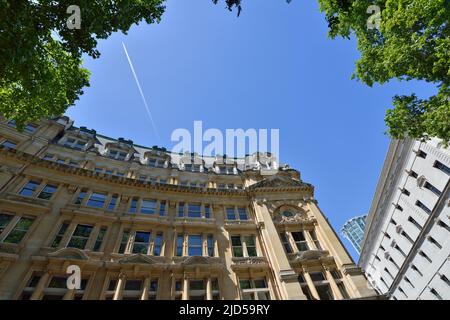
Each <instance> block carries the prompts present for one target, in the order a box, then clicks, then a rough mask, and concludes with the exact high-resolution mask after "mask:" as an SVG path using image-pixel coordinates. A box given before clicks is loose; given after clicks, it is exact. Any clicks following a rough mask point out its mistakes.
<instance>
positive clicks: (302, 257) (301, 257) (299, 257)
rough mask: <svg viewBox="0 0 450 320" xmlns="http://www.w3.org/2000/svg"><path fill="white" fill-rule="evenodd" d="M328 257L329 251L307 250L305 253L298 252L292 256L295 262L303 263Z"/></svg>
mask: <svg viewBox="0 0 450 320" xmlns="http://www.w3.org/2000/svg"><path fill="white" fill-rule="evenodd" d="M326 256H328V251H326V250H307V251H303V252H297V253H293V254H292V255H290V257H291V259H292V260H293V261H294V262H302V261H307V260H318V259H321V258H324V257H326Z"/></svg>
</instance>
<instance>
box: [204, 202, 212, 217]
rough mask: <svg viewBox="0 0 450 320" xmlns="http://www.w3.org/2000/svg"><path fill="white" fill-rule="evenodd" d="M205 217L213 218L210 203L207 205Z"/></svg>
mask: <svg viewBox="0 0 450 320" xmlns="http://www.w3.org/2000/svg"><path fill="white" fill-rule="evenodd" d="M205 218H206V219H209V218H211V207H210V206H209V204H206V205H205Z"/></svg>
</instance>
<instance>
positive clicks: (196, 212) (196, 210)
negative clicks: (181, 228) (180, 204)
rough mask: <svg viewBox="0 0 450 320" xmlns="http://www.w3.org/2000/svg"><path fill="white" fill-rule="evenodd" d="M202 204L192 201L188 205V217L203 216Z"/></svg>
mask: <svg viewBox="0 0 450 320" xmlns="http://www.w3.org/2000/svg"><path fill="white" fill-rule="evenodd" d="M201 216H202V213H201V205H200V204H199V203H190V204H189V205H188V217H190V218H201Z"/></svg>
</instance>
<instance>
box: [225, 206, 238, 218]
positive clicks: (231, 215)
mask: <svg viewBox="0 0 450 320" xmlns="http://www.w3.org/2000/svg"><path fill="white" fill-rule="evenodd" d="M226 212H227V219H228V220H236V214H235V212H234V207H227V208H226Z"/></svg>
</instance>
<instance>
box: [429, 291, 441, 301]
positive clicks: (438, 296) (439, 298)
mask: <svg viewBox="0 0 450 320" xmlns="http://www.w3.org/2000/svg"><path fill="white" fill-rule="evenodd" d="M430 293H431V294H432V295H433V296H434V297H435V298H436V299H437V300H442V297H441V295H440V294H439V293H438V292H437V291H436V289H434V288H431V289H430Z"/></svg>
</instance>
